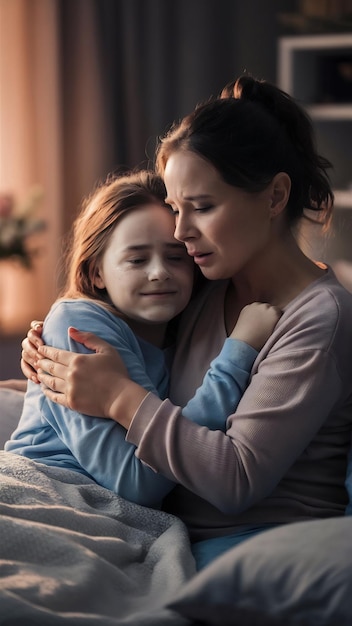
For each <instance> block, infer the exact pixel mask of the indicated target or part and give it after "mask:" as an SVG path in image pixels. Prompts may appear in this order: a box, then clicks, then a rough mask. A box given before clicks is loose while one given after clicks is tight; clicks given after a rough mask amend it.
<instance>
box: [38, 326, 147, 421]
mask: <svg viewBox="0 0 352 626" xmlns="http://www.w3.org/2000/svg"><path fill="white" fill-rule="evenodd" d="M69 334H70V337H72V339H74V340H75V341H78V342H79V343H83V344H84V345H85V346H86V347H87V348H89V349H90V350H94V354H77V353H74V352H69V351H67V350H58V349H57V348H52V347H50V346H46V345H43V346H40V347H39V349H38V356H39V360H38V365H39V369H38V371H37V376H38V379H39V380H40V382H42V383H44V385H45V388H44V389H43V392H44V394H45V395H46V396H47V397H48V398H50V400H53V401H54V402H57V403H58V404H62V405H63V406H66V407H68V408H70V409H73V410H75V411H78V412H79V413H85V414H86V415H93V416H95V417H110V418H111V419H114V420H115V421H116V422H118V423H119V424H121V425H122V426H124V427H125V428H128V427H129V425H130V423H131V420H132V418H133V415H134V413H135V412H136V410H137V408H138V406H139V404H140V403H141V401H142V400H143V398H144V397H145V396H146V395H147V391H146V390H145V389H143V388H142V387H140V386H139V385H137V384H136V383H134V382H133V381H131V379H130V378H129V375H128V372H127V370H126V367H125V365H124V363H123V361H122V359H121V357H120V355H119V354H118V352H117V351H116V350H115V349H114V348H113V347H112V346H110V344H108V343H107V342H106V341H103V339H100V338H99V337H97V336H96V335H93V333H87V332H80V331H79V330H77V329H75V328H72V327H71V328H70V329H69Z"/></svg>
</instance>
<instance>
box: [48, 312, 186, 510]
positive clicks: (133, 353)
mask: <svg viewBox="0 0 352 626" xmlns="http://www.w3.org/2000/svg"><path fill="white" fill-rule="evenodd" d="M78 322H79V323H80V324H81V325H82V327H84V328H89V329H92V330H95V332H99V334H100V336H101V337H103V338H104V339H105V340H106V341H109V343H110V344H111V345H112V346H113V349H114V350H115V351H116V350H119V353H120V354H121V356H122V358H123V361H124V363H125V365H126V368H127V371H128V372H129V375H130V376H133V378H134V380H135V381H136V382H138V384H139V385H140V386H141V387H142V388H143V391H144V390H145V392H146V393H147V392H153V393H155V394H157V393H158V389H157V388H156V386H155V384H153V382H152V381H151V380H150V378H149V376H148V375H147V373H146V369H145V363H144V358H143V355H142V353H141V349H140V346H139V344H138V342H137V340H136V338H135V336H134V335H133V333H132V332H131V331H130V329H129V328H128V327H127V325H126V324H125V323H124V322H122V321H121V320H119V319H118V318H115V317H114V316H112V315H109V314H107V312H106V311H105V310H104V309H103V308H102V307H100V306H99V305H95V304H93V305H92V304H91V303H87V302H83V303H82V301H74V302H69V303H64V302H63V303H59V304H58V305H57V306H56V308H54V311H53V312H52V313H51V314H50V315H49V316H48V319H47V321H46V322H45V327H44V334H43V339H44V340H45V341H49V342H54V343H55V345H57V346H58V348H64V349H69V350H70V354H73V353H79V352H85V353H87V352H90V350H87V348H85V347H84V346H82V344H80V343H77V342H76V341H74V340H72V339H71V338H70V337H69V335H68V332H67V328H68V327H69V326H70V325H71V324H77V323H78ZM76 356H77V357H78V356H81V357H83V354H81V355H79V354H76ZM84 356H86V355H84ZM162 378H163V372H162V368H161V374H160V378H159V382H160V384H163V386H164V381H162V380H161V379H162ZM155 382H156V381H155ZM90 388H91V391H93V395H94V393H95V392H94V390H95V389H96V385H95V379H94V377H93V379H92V380H91V383H90ZM46 401H47V402H48V403H49V404H50V410H49V411H45V412H43V415H44V416H45V419H46V421H48V422H49V423H50V425H51V427H52V428H53V429H54V430H55V432H56V434H57V436H58V437H59V439H60V440H61V441H62V442H63V443H64V445H65V446H66V447H67V448H68V449H69V450H70V451H71V453H72V455H73V456H74V457H75V459H76V460H77V461H78V463H79V464H80V466H81V467H82V468H83V469H84V470H85V471H86V472H87V473H88V474H89V475H90V476H91V477H92V478H94V480H95V481H96V482H97V483H99V484H100V485H102V486H103V487H106V488H108V489H111V490H112V491H114V492H115V493H118V494H119V495H121V496H123V497H124V498H126V499H128V500H131V501H133V502H136V503H138V504H142V505H145V506H153V507H156V506H159V505H160V503H161V500H162V499H163V497H164V496H165V495H166V494H167V493H169V491H170V490H171V489H172V488H173V487H174V483H172V482H171V481H169V480H167V479H166V478H164V477H163V476H161V475H160V474H159V475H158V474H156V473H155V472H154V471H153V470H152V469H151V468H150V467H148V466H147V465H145V464H144V463H143V462H142V461H140V460H139V459H138V458H137V457H136V456H135V446H134V445H133V444H131V443H128V442H127V441H126V439H125V436H126V431H125V429H124V428H123V427H122V426H120V425H119V424H117V423H116V422H113V421H112V420H102V419H98V418H95V417H87V416H83V415H82V413H81V412H77V411H75V410H74V409H73V408H72V409H69V408H66V407H64V406H62V405H59V404H56V403H55V402H52V401H51V400H50V399H46Z"/></svg>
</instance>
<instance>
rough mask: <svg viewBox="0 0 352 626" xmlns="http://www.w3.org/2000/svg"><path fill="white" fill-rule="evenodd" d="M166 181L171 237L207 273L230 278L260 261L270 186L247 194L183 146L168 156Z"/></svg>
mask: <svg viewBox="0 0 352 626" xmlns="http://www.w3.org/2000/svg"><path fill="white" fill-rule="evenodd" d="M164 180H165V185H166V188H167V200H166V201H167V202H168V203H169V204H170V205H171V207H172V209H173V211H174V213H175V217H176V230H175V237H176V238H177V239H179V240H180V241H183V242H184V243H185V244H186V248H187V251H188V254H190V255H191V256H192V257H193V258H194V260H195V262H196V263H197V264H198V265H199V267H200V269H201V271H202V273H203V274H204V275H205V276H206V277H207V278H209V279H211V280H216V279H222V278H231V277H233V276H234V275H236V274H237V273H238V272H239V271H242V270H245V268H246V267H247V266H248V265H251V266H252V264H253V263H255V262H256V261H259V262H260V259H261V254H262V252H263V251H264V250H265V248H266V246H268V244H269V242H270V239H269V238H270V223H271V217H270V209H271V197H270V195H271V188H270V186H269V187H268V188H267V189H265V190H264V191H262V192H258V193H248V192H246V191H244V190H242V189H240V188H238V187H233V186H232V185H229V184H228V183H226V182H225V181H224V180H223V179H222V178H221V176H220V174H219V172H218V171H217V170H216V168H215V167H213V165H212V164H211V163H209V162H208V161H207V160H205V159H203V158H202V157H200V156H198V155H197V154H195V153H193V152H182V151H181V152H175V153H174V154H172V155H171V156H170V157H169V159H168V161H167V164H166V168H165V172H164Z"/></svg>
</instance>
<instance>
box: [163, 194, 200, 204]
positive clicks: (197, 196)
mask: <svg viewBox="0 0 352 626" xmlns="http://www.w3.org/2000/svg"><path fill="white" fill-rule="evenodd" d="M209 198H211V195H210V194H208V193H200V194H198V195H195V196H183V198H182V199H183V200H187V201H188V202H194V200H209ZM172 203H173V201H172V200H171V198H165V204H172Z"/></svg>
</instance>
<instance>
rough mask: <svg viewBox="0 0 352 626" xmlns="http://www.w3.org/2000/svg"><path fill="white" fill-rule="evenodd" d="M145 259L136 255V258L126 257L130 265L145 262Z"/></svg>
mask: <svg viewBox="0 0 352 626" xmlns="http://www.w3.org/2000/svg"><path fill="white" fill-rule="evenodd" d="M145 261H146V259H145V258H143V257H138V258H136V259H127V263H130V264H131V265H141V264H142V263H145Z"/></svg>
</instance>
